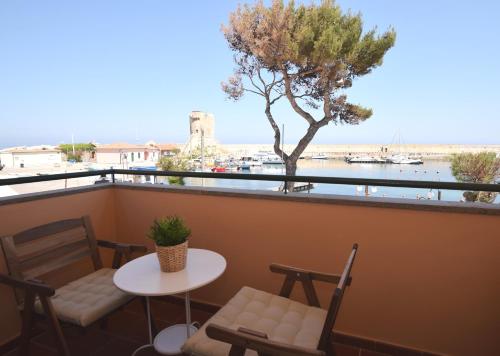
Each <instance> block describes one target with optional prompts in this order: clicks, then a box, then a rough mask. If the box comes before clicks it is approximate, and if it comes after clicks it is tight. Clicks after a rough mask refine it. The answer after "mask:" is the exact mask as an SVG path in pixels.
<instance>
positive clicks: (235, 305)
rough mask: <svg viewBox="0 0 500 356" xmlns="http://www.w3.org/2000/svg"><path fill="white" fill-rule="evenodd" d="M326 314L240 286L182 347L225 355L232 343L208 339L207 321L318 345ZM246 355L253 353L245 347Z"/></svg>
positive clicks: (298, 343)
mask: <svg viewBox="0 0 500 356" xmlns="http://www.w3.org/2000/svg"><path fill="white" fill-rule="evenodd" d="M326 314H327V312H326V310H323V309H320V308H316V307H310V306H307V305H305V304H302V303H298V302H294V301H292V300H290V299H288V298H283V297H279V296H277V295H274V294H270V293H266V292H262V291H260V290H257V289H253V288H250V287H243V288H242V289H241V290H240V291H239V292H238V293H237V294H236V295H235V296H234V297H233V298H232V299H231V300H230V301H229V302H228V303H227V304H226V305H225V306H224V307H222V308H221V309H220V310H219V311H218V312H217V313H216V314H215V315H214V316H213V317H212V318H210V320H208V321H207V323H206V324H205V325H204V326H203V327H202V328H200V330H198V331H197V332H196V333H195V334H194V335H193V336H191V337H190V338H189V339H188V340H187V341H186V343H185V344H184V346H183V347H182V351H183V352H184V353H187V354H191V355H200V356H201V355H203V356H218V355H228V353H229V349H230V348H231V345H229V344H226V343H223V342H220V341H217V340H214V339H211V338H209V337H208V336H207V334H206V333H205V327H206V325H208V324H210V323H213V324H218V325H221V326H225V327H228V328H231V329H234V330H237V329H238V328H239V327H245V328H248V329H252V330H256V331H260V332H263V333H266V334H267V337H268V338H269V339H270V340H273V341H277V342H281V343H284V344H289V345H295V346H301V347H306V348H310V349H317V347H318V343H319V338H320V336H321V331H322V329H323V325H324V323H325V319H326ZM245 355H256V353H255V352H254V351H253V350H247V351H246V353H245Z"/></svg>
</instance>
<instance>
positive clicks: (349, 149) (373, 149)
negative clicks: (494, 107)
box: [218, 144, 500, 158]
mask: <svg viewBox="0 0 500 356" xmlns="http://www.w3.org/2000/svg"><path fill="white" fill-rule="evenodd" d="M294 148H295V145H287V144H285V152H288V153H289V152H292V150H293V149H294ZM382 149H383V154H393V153H398V152H402V153H406V154H412V155H417V156H422V157H424V158H425V157H426V158H446V157H449V156H451V155H452V154H454V153H477V152H482V151H490V152H495V153H497V154H500V144H498V145H458V144H405V145H384V144H338V145H337V144H312V145H309V146H308V147H307V148H306V150H305V151H304V153H303V155H302V156H304V157H306V158H307V157H310V156H313V155H317V154H320V153H321V154H325V155H327V156H328V157H332V158H335V157H344V156H345V155H348V154H349V153H351V154H369V155H373V154H382ZM386 149H387V151H386ZM218 150H219V151H220V152H221V153H225V154H230V155H235V156H237V155H245V154H252V153H256V152H259V151H271V152H274V150H273V145H272V144H220V145H218ZM386 152H387V153H386Z"/></svg>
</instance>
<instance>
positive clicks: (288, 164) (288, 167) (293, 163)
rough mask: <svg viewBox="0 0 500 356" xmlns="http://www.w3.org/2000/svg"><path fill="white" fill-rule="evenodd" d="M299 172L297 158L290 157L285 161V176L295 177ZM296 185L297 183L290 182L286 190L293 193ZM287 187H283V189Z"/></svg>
mask: <svg viewBox="0 0 500 356" xmlns="http://www.w3.org/2000/svg"><path fill="white" fill-rule="evenodd" d="M296 172H297V158H294V157H288V158H287V159H285V174H286V175H287V176H295V173H296ZM294 185H295V182H288V183H287V185H286V189H287V190H288V191H289V192H293V187H294ZM284 188H285V187H284V186H283V189H284Z"/></svg>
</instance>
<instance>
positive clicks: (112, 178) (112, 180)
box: [111, 169, 115, 183]
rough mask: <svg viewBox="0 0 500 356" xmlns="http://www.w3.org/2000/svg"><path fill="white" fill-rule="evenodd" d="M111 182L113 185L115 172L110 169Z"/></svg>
mask: <svg viewBox="0 0 500 356" xmlns="http://www.w3.org/2000/svg"><path fill="white" fill-rule="evenodd" d="M111 182H113V183H115V170H114V169H111Z"/></svg>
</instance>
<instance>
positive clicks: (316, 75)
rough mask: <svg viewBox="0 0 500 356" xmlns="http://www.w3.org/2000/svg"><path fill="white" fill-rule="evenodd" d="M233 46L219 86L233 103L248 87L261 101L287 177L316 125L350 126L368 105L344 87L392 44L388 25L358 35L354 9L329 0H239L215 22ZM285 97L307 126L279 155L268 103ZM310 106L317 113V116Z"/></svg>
mask: <svg viewBox="0 0 500 356" xmlns="http://www.w3.org/2000/svg"><path fill="white" fill-rule="evenodd" d="M222 31H223V33H224V36H225V38H226V40H227V42H228V44H229V47H230V48H231V49H232V50H233V51H234V53H235V55H234V61H235V63H236V68H235V71H234V74H233V76H231V77H230V78H229V80H228V81H227V82H224V83H222V89H223V90H224V92H225V93H226V94H227V95H228V97H229V98H231V99H233V100H238V99H240V98H241V97H242V96H243V94H244V93H245V92H251V93H253V94H257V95H259V96H262V97H263V98H264V99H265V103H266V105H265V113H266V116H267V119H268V120H269V122H270V124H271V126H272V128H273V130H274V138H275V142H274V150H275V153H276V154H278V155H279V156H283V157H284V159H285V162H286V164H287V174H295V168H296V161H297V159H298V158H299V156H300V154H301V153H302V152H303V151H304V149H305V148H306V147H307V145H308V144H309V143H310V141H311V140H312V139H313V137H314V135H315V134H316V132H317V130H318V129H319V128H321V127H323V126H326V125H328V124H329V123H332V122H333V123H334V124H338V123H341V124H351V125H353V124H358V123H360V122H362V121H364V120H366V119H368V118H369V117H370V116H371V115H372V110H371V109H368V108H365V107H363V106H361V105H357V104H352V103H349V102H348V101H347V95H346V94H345V90H346V89H348V88H350V87H351V86H352V85H353V81H354V79H356V78H358V77H360V76H363V75H366V74H368V73H370V72H371V71H372V70H373V69H374V68H376V67H378V66H380V65H381V64H382V60H383V57H384V55H385V54H386V52H387V51H388V50H389V49H390V48H391V47H392V46H393V45H394V42H395V38H396V33H395V31H394V30H393V29H389V30H388V31H386V32H384V33H383V34H381V35H377V31H376V29H372V30H369V31H367V32H363V22H362V18H361V14H352V13H351V12H342V10H341V9H340V7H339V6H338V5H336V4H335V2H334V1H333V0H324V1H322V2H321V4H320V5H316V4H314V3H313V4H311V5H308V6H306V5H299V6H296V5H295V3H294V2H293V1H290V2H288V4H285V3H284V2H283V1H282V0H273V2H272V4H271V6H270V7H266V6H265V5H264V3H263V2H262V1H259V2H257V3H256V4H255V5H252V6H250V5H240V6H239V7H238V9H237V10H236V11H235V12H233V13H232V14H231V15H230V18H229V24H228V25H226V26H223V27H222ZM281 98H286V99H287V100H288V102H289V103H290V105H291V107H292V109H293V110H294V111H295V112H296V113H297V114H298V115H299V116H300V117H302V118H303V119H304V120H305V121H306V122H307V124H308V126H309V128H308V130H307V132H306V133H305V135H304V136H303V137H302V139H301V140H300V141H299V143H298V144H297V146H296V148H295V150H294V151H293V152H292V153H290V154H289V155H287V154H286V153H283V152H281V149H280V145H279V142H280V137H281V133H280V130H279V127H278V125H277V124H276V122H275V120H274V117H273V115H272V112H271V106H272V105H273V104H275V103H276V102H277V101H278V100H280V99H281ZM315 111H320V114H319V117H317V118H315V116H318V115H317V114H316V115H314V114H315Z"/></svg>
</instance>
